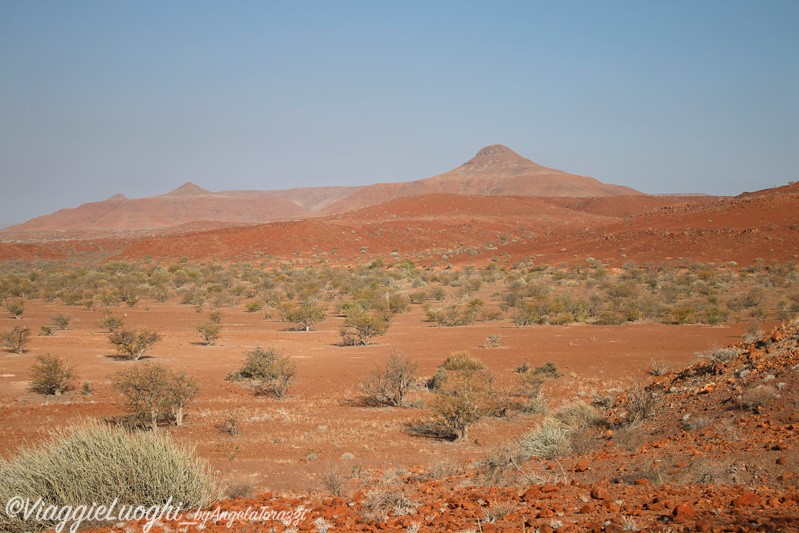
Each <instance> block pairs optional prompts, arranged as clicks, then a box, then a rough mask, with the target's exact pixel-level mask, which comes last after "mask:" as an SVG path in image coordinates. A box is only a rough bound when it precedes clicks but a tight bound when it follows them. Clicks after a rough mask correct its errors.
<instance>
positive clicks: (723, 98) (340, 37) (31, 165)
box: [0, 0, 799, 226]
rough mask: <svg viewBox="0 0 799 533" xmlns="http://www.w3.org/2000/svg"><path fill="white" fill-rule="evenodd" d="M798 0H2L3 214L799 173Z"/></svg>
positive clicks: (751, 185) (719, 182)
mask: <svg viewBox="0 0 799 533" xmlns="http://www.w3.org/2000/svg"><path fill="white" fill-rule="evenodd" d="M797 27H799V1H796V0H781V1H778V0H774V1H770V0H762V1H753V0H746V1H735V0H721V1H703V0H690V1H676V0H668V1H666V0H664V1H659V2H654V1H639V0H635V1H627V2H619V1H611V0H601V1H600V0H597V1H592V2H589V1H568V0H565V1H564V0H558V1H554V0H547V1H543V0H542V1H534V0H525V1H520V2H503V1H495V0H492V1H491V2H488V1H480V2H470V1H465V0H459V1H453V2H445V1H434V0H425V1H420V2H415V1H407V0H403V1H398V2H386V1H382V0H373V1H369V2H351V1H331V0H325V1H319V2H310V1H303V0H298V1H279V2H278V1H275V2H267V1H259V2H237V1H218V2H205V1H198V0H192V1H185V2H182V1H175V0H170V1H167V2H164V1H153V2H149V1H143V0H136V1H121V0H120V1H116V0H115V1H112V2H108V1H62V0H59V1H46V0H37V1H35V2H28V1H18V0H0V184H1V185H2V191H1V197H0V226H2V225H8V224H11V223H17V222H22V221H25V220H27V219H29V218H31V217H34V216H39V215H43V214H47V213H51V212H53V211H55V210H57V209H60V208H64V207H74V206H77V205H79V204H81V203H84V202H89V201H99V200H103V199H105V198H107V197H109V196H112V195H114V194H117V193H122V194H125V195H126V196H128V197H130V198H138V197H142V196H151V195H155V194H162V193H165V192H168V191H170V190H172V189H174V188H176V187H178V186H179V185H181V184H182V183H184V182H186V181H193V182H195V183H197V184H198V185H200V186H202V187H205V188H207V189H210V190H213V191H218V190H225V189H282V188H289V187H302V186H316V185H365V184H370V183H376V182H390V181H406V180H412V179H421V178H426V177H430V176H433V175H436V174H439V173H442V172H445V171H447V170H450V169H452V168H454V167H456V166H458V165H460V164H461V163H463V162H465V161H466V160H468V159H469V158H471V157H472V156H473V155H474V154H475V153H476V152H477V151H478V150H479V149H480V148H482V147H483V146H485V145H489V144H496V143H501V144H505V145H507V146H509V147H511V148H512V149H514V150H515V151H517V152H518V153H520V154H521V155H523V156H525V157H528V158H530V159H532V160H533V161H535V162H537V163H539V164H542V165H545V166H549V167H553V168H558V169H561V170H566V171H568V172H572V173H575V174H582V175H587V176H593V177H595V178H597V179H600V180H602V181H605V182H610V183H618V184H622V185H627V186H630V187H634V188H636V189H639V190H641V191H644V192H648V193H662V192H706V193H711V194H738V193H740V192H742V191H745V190H756V189H760V188H765V187H770V186H773V185H781V184H785V183H787V182H788V181H789V180H799V31H797Z"/></svg>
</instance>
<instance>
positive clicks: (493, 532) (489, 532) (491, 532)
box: [453, 523, 499, 533]
mask: <svg viewBox="0 0 799 533" xmlns="http://www.w3.org/2000/svg"><path fill="white" fill-rule="evenodd" d="M481 528H482V530H483V533H497V532H498V531H499V528H498V527H497V526H496V525H495V524H491V523H486V524H481ZM453 531H456V530H455V529H453Z"/></svg>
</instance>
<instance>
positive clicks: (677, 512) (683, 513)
mask: <svg viewBox="0 0 799 533" xmlns="http://www.w3.org/2000/svg"><path fill="white" fill-rule="evenodd" d="M671 515H672V516H673V517H674V521H675V522H683V521H686V520H693V519H694V518H696V511H694V509H693V507H691V506H690V505H688V504H687V503H681V504H679V505H677V507H675V508H674V510H673V511H672V512H671Z"/></svg>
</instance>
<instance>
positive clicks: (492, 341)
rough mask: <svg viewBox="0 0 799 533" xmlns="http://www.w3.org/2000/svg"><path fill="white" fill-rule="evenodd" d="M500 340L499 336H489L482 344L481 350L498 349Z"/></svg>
mask: <svg viewBox="0 0 799 533" xmlns="http://www.w3.org/2000/svg"><path fill="white" fill-rule="evenodd" d="M501 338H502V335H499V334H495V335H489V336H488V337H486V340H485V342H484V343H483V348H499V341H500V339H501Z"/></svg>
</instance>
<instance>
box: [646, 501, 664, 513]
mask: <svg viewBox="0 0 799 533" xmlns="http://www.w3.org/2000/svg"><path fill="white" fill-rule="evenodd" d="M646 508H647V510H649V511H664V510H665V509H666V504H665V503H663V502H653V503H650V504H647V506H646Z"/></svg>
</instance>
